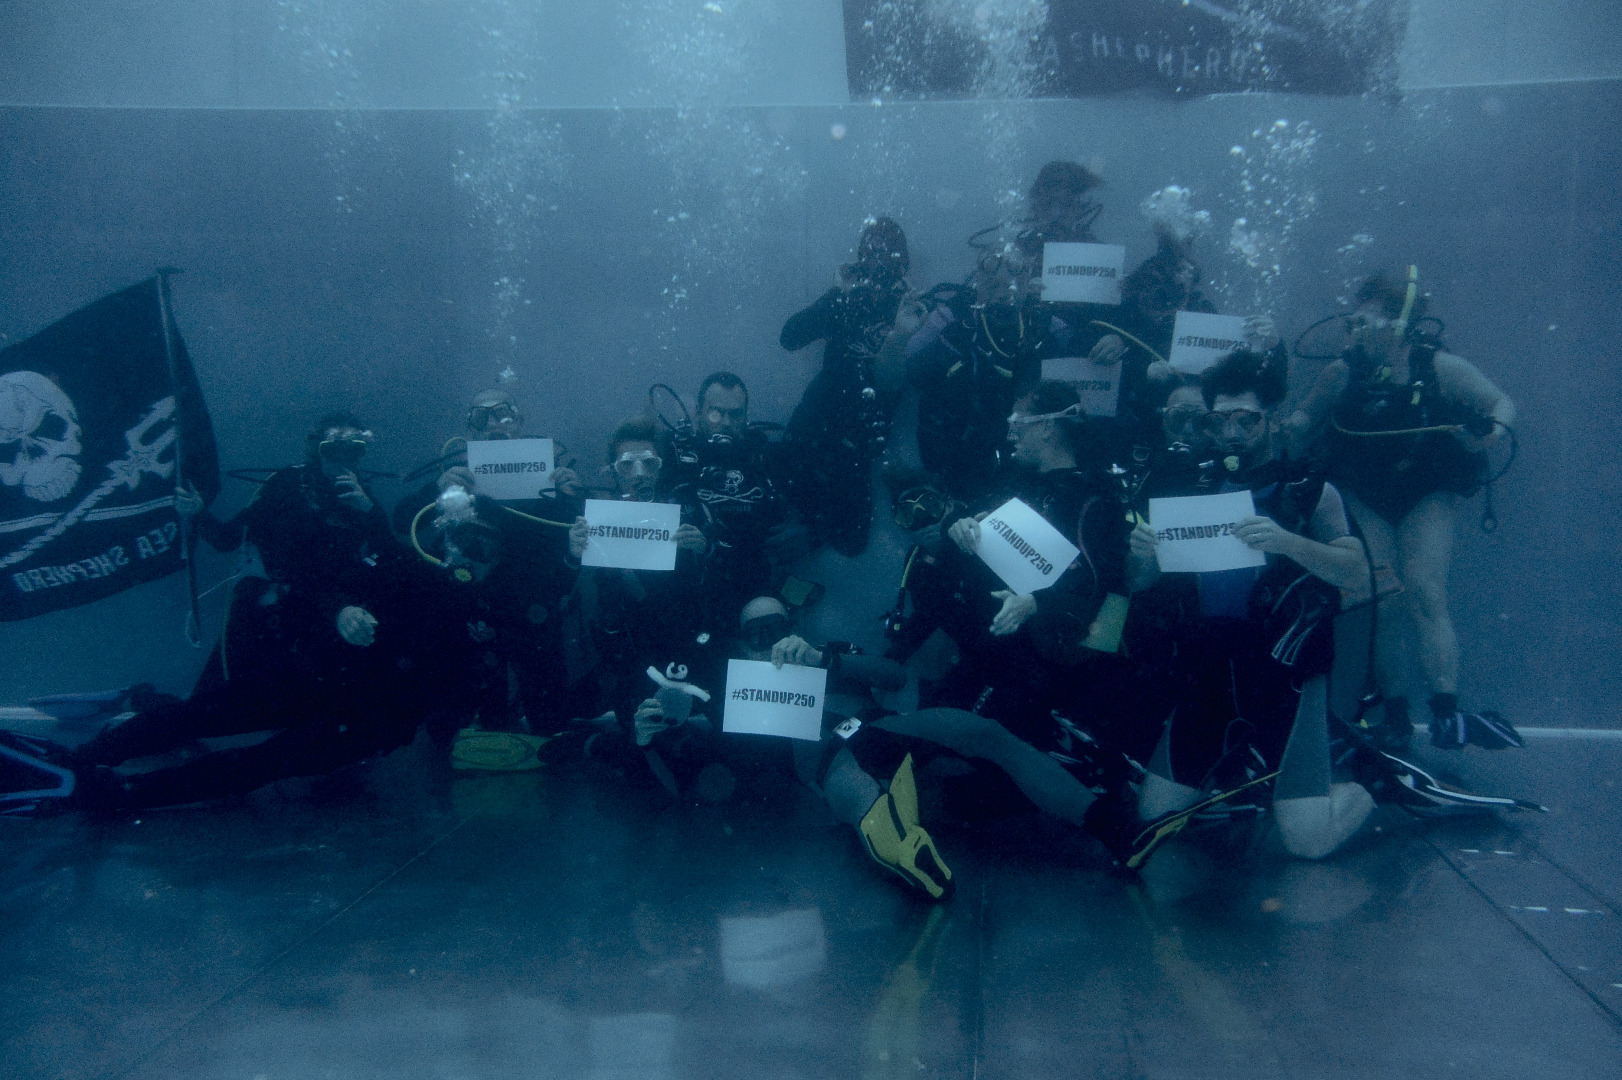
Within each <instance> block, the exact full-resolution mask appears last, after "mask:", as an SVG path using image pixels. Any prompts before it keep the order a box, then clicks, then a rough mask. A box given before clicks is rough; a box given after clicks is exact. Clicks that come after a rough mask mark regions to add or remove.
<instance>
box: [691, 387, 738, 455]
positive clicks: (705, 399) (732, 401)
mask: <svg viewBox="0 0 1622 1080" xmlns="http://www.w3.org/2000/svg"><path fill="white" fill-rule="evenodd" d="M693 430H694V431H695V432H697V434H698V437H699V438H700V439H708V440H711V441H716V440H718V439H722V440H724V439H732V440H737V439H741V438H743V437H744V434H745V433H746V432H748V430H749V389H748V387H746V386H744V384H743V380H742V379H740V378H738V377H737V376H736V375H734V374H732V372H730V371H717V372H715V373H714V374H711V375H706V376H705V377H704V381H703V382H701V383H699V384H698V419H697V420H696V421H694V423H693Z"/></svg>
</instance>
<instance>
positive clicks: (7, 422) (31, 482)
mask: <svg viewBox="0 0 1622 1080" xmlns="http://www.w3.org/2000/svg"><path fill="white" fill-rule="evenodd" d="M81 434H82V429H81V428H80V427H79V418H78V413H77V411H76V410H75V409H74V407H73V401H72V400H71V399H70V398H69V397H68V396H67V394H65V393H63V392H62V388H61V387H59V386H57V385H56V384H55V383H53V382H52V381H51V380H49V379H47V378H46V377H45V376H43V375H41V374H40V373H39V372H37V371H9V372H7V373H6V374H4V375H0V455H3V454H4V453H5V450H4V448H5V447H8V446H10V445H11V444H13V443H15V444H17V453H16V456H15V457H13V458H12V460H11V461H10V462H9V463H7V462H5V461H3V460H0V482H3V483H4V484H5V485H6V486H7V487H16V486H17V485H18V484H21V485H22V489H23V494H25V495H27V496H28V497H29V498H30V499H37V500H38V501H40V502H54V501H55V500H57V499H60V498H62V497H63V496H65V495H66V494H68V492H70V491H72V490H73V488H74V485H76V484H77V483H78V482H79V472H80V468H79V462H78V460H77V456H78V454H79V453H80V452H81V451H82V450H83V449H84V448H83V446H81V445H80V442H79V436H80V435H81Z"/></svg>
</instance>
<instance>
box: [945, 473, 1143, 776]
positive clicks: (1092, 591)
mask: <svg viewBox="0 0 1622 1080" xmlns="http://www.w3.org/2000/svg"><path fill="white" fill-rule="evenodd" d="M1006 495H1017V496H1018V497H1019V498H1021V499H1022V500H1024V501H1025V502H1026V503H1027V504H1028V505H1030V506H1031V507H1032V508H1033V509H1034V510H1036V511H1037V512H1038V513H1040V514H1041V515H1042V516H1043V518H1045V519H1046V520H1047V522H1048V523H1049V524H1050V525H1052V526H1053V527H1054V528H1055V529H1057V530H1058V531H1059V532H1060V533H1061V534H1063V535H1064V536H1065V537H1066V538H1067V539H1069V540H1070V542H1071V543H1073V544H1075V545H1076V546H1077V547H1079V548H1080V549H1081V554H1080V555H1079V556H1077V558H1076V560H1075V561H1074V562H1073V563H1071V565H1070V567H1069V568H1068V569H1067V570H1066V571H1065V572H1064V573H1063V574H1062V575H1061V576H1060V577H1059V580H1058V581H1056V582H1055V583H1054V584H1053V585H1051V586H1049V587H1048V588H1046V589H1043V590H1041V591H1040V592H1038V593H1036V600H1037V608H1036V613H1035V614H1033V615H1032V616H1031V617H1030V618H1029V619H1027V620H1026V622H1025V624H1024V626H1023V627H1021V628H1020V630H1019V631H1018V632H1017V633H1014V634H1009V635H1006V636H1002V637H997V636H993V635H992V634H991V633H990V631H989V629H988V627H989V626H990V625H991V621H992V619H993V618H994V617H995V616H996V614H997V612H998V610H999V609H1000V608H1001V606H1002V601H1000V600H998V599H996V598H994V597H993V596H992V595H991V593H992V592H993V591H996V590H1001V589H1004V588H1006V586H1005V585H1004V584H1003V583H1002V581H1001V579H999V578H997V577H996V575H994V574H993V573H992V572H991V571H990V570H989V569H988V568H986V566H985V564H984V563H982V562H981V561H980V559H979V558H978V557H976V556H972V555H964V554H962V553H961V552H957V549H956V547H955V546H951V547H950V549H949V551H948V552H946V559H947V562H948V565H950V566H952V567H954V568H955V569H954V572H955V573H956V574H957V575H958V576H959V578H960V580H961V583H962V584H961V585H960V587H959V589H958V591H957V592H956V593H955V594H954V596H955V597H956V598H957V603H956V604H955V605H954V607H955V610H954V611H953V612H952V614H951V615H950V616H949V619H950V621H949V622H947V623H946V624H945V625H943V626H942V629H944V630H946V632H947V633H948V634H949V635H951V636H952V638H953V640H954V641H956V642H957V645H958V649H959V653H960V655H961V656H962V660H961V661H960V663H959V664H958V667H957V669H956V670H955V671H954V672H953V673H952V675H951V676H950V677H948V679H946V680H944V681H943V683H942V684H941V685H939V686H938V687H936V688H934V690H933V693H932V695H931V700H929V701H927V702H922V703H921V704H926V705H948V706H953V707H957V708H964V709H970V710H972V711H976V712H980V713H981V714H982V715H985V716H988V717H991V718H993V719H995V720H997V721H999V722H1000V723H1002V724H1003V726H1005V727H1007V728H1008V729H1009V730H1011V731H1012V732H1014V734H1016V735H1018V736H1019V737H1020V738H1022V739H1024V740H1025V741H1026V742H1029V743H1032V744H1033V745H1036V746H1037V747H1039V748H1041V749H1048V748H1049V747H1050V746H1051V745H1052V744H1053V740H1054V739H1055V737H1056V736H1057V735H1058V734H1059V732H1058V728H1057V726H1056V725H1055V723H1054V721H1053V719H1052V716H1051V713H1052V711H1053V710H1054V709H1060V710H1063V711H1066V712H1068V713H1072V714H1073V715H1075V716H1076V719H1078V721H1080V722H1084V723H1085V722H1088V721H1089V720H1090V719H1091V716H1090V714H1091V713H1092V712H1093V711H1095V710H1093V708H1092V706H1091V704H1090V702H1089V699H1090V697H1091V696H1092V694H1091V690H1092V689H1094V688H1096V687H1097V686H1098V685H1100V684H1102V683H1104V682H1108V681H1110V680H1112V679H1114V678H1115V677H1116V675H1117V674H1118V671H1117V669H1118V668H1119V662H1118V657H1116V656H1115V655H1113V654H1106V653H1103V652H1098V651H1095V650H1094V649H1092V648H1089V647H1086V646H1084V645H1083V642H1084V641H1086V640H1087V638H1088V635H1089V633H1090V631H1091V627H1092V624H1093V621H1094V620H1095V619H1096V618H1097V616H1098V614H1099V612H1100V610H1101V609H1102V607H1103V605H1104V602H1105V598H1106V597H1107V596H1108V595H1110V594H1115V595H1117V596H1125V595H1126V593H1127V589H1126V552H1127V537H1128V535H1129V534H1130V532H1131V528H1130V525H1129V523H1128V522H1127V520H1126V515H1125V511H1124V508H1123V507H1122V504H1121V497H1120V488H1119V485H1118V484H1117V483H1116V482H1115V481H1114V479H1113V478H1112V477H1110V476H1109V475H1108V474H1107V473H1105V472H1104V468H1103V467H1102V466H1094V467H1092V468H1084V469H1062V470H1054V471H1051V472H1046V473H1034V472H1024V473H1022V474H1021V475H1020V476H1019V485H1018V487H1017V488H1015V489H1014V490H1012V491H1009V492H1005V493H1004V496H1006ZM1002 501H1004V499H1003V498H999V499H998V500H997V502H998V503H1000V502H1002ZM948 543H949V542H948ZM953 553H955V554H953Z"/></svg>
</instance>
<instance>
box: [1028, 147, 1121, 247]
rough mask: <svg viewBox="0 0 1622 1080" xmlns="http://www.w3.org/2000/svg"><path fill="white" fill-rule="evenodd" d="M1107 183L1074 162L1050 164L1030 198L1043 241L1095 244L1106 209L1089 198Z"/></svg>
mask: <svg viewBox="0 0 1622 1080" xmlns="http://www.w3.org/2000/svg"><path fill="white" fill-rule="evenodd" d="M1103 183H1104V180H1103V178H1102V177H1101V176H1099V175H1098V174H1097V173H1095V172H1093V171H1092V170H1091V169H1089V168H1087V167H1086V166H1085V165H1080V164H1077V163H1076V162H1074V161H1050V162H1048V163H1047V164H1046V165H1044V166H1042V171H1041V172H1039V173H1037V174H1036V179H1035V180H1034V181H1032V183H1031V190H1030V192H1029V193H1028V195H1027V201H1028V203H1029V207H1030V213H1031V218H1032V220H1033V222H1034V225H1035V229H1036V231H1037V232H1038V233H1040V234H1041V237H1042V239H1043V240H1046V241H1060V242H1074V243H1079V242H1087V241H1091V240H1092V238H1093V236H1092V224H1093V221H1094V220H1095V219H1096V218H1097V217H1098V214H1099V211H1100V210H1101V209H1102V207H1100V206H1099V204H1098V203H1096V202H1094V201H1093V200H1092V199H1091V198H1090V197H1089V196H1090V194H1091V192H1092V191H1094V190H1095V189H1097V188H1099V187H1101V186H1103Z"/></svg>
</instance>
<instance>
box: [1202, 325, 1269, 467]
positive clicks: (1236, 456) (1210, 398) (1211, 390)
mask: <svg viewBox="0 0 1622 1080" xmlns="http://www.w3.org/2000/svg"><path fill="white" fill-rule="evenodd" d="M1200 388H1201V390H1202V391H1203V393H1204V396H1205V405H1206V407H1207V408H1208V409H1210V410H1211V411H1210V413H1209V415H1207V416H1206V418H1205V421H1206V431H1207V432H1208V433H1209V435H1210V437H1211V441H1212V442H1213V443H1214V444H1215V445H1216V449H1217V452H1218V453H1219V454H1221V455H1222V457H1223V461H1224V463H1225V464H1226V465H1227V466H1228V470H1229V471H1230V472H1232V471H1235V470H1238V469H1248V468H1252V467H1254V466H1256V465H1260V464H1262V463H1263V462H1265V461H1267V460H1268V459H1269V458H1271V457H1272V456H1273V431H1274V429H1275V428H1276V427H1277V416H1278V408H1279V406H1280V405H1282V404H1283V403H1284V395H1285V392H1286V391H1287V389H1288V382H1287V377H1286V374H1285V371H1284V365H1283V364H1281V363H1279V362H1278V361H1277V360H1275V359H1274V358H1273V357H1272V356H1271V355H1269V354H1266V353H1256V352H1251V351H1250V350H1249V349H1235V350H1234V351H1233V352H1231V353H1229V354H1228V355H1227V356H1224V357H1223V358H1222V359H1221V360H1219V361H1217V363H1216V364H1215V366H1213V367H1211V368H1208V369H1207V370H1206V372H1205V374H1204V376H1203V377H1202V378H1201V380H1200Z"/></svg>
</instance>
